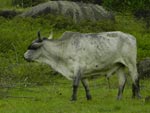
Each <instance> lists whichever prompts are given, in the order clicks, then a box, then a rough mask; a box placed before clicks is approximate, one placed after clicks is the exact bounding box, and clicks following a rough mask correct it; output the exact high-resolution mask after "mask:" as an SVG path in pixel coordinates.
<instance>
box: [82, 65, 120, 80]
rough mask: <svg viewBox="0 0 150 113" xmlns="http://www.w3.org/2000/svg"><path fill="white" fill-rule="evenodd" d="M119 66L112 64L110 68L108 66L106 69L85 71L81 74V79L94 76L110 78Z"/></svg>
mask: <svg viewBox="0 0 150 113" xmlns="http://www.w3.org/2000/svg"><path fill="white" fill-rule="evenodd" d="M120 67H121V65H119V64H114V65H112V66H108V67H107V68H103V69H102V68H101V69H93V70H86V71H85V72H84V74H83V78H89V77H95V76H101V75H105V76H107V77H110V76H111V75H113V74H114V73H115V72H116V71H117V70H118V69H119V68H120Z"/></svg>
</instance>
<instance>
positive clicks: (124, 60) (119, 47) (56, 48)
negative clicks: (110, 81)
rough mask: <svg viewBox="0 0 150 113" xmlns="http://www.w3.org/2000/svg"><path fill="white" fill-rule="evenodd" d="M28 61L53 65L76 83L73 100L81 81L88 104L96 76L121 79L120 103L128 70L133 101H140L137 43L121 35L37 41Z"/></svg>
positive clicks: (77, 35)
mask: <svg viewBox="0 0 150 113" xmlns="http://www.w3.org/2000/svg"><path fill="white" fill-rule="evenodd" d="M24 57H25V59H26V60H27V61H37V62H41V63H46V64H48V65H50V66H51V67H52V68H53V69H54V70H56V71H57V72H59V73H61V74H62V75H63V76H65V77H66V78H68V79H70V80H73V94H72V98H71V100H76V99H77V89H78V85H79V82H80V80H81V82H82V84H83V86H84V88H85V91H86V97H87V100H90V99H91V94H90V91H89V87H88V82H87V78H89V77H91V76H95V75H99V76H100V75H106V76H107V77H109V76H111V75H112V74H113V73H116V74H117V75H118V79H119V90H118V96H117V98H118V99H121V97H122V93H123V90H124V86H125V82H126V76H125V73H126V70H128V73H129V74H130V75H131V78H132V81H133V85H132V92H133V97H139V98H140V94H139V79H138V73H137V67H136V57H137V47H136V39H135V38H134V37H133V36H132V35H130V34H126V33H123V32H120V31H115V32H102V33H79V32H65V33H64V34H63V35H62V37H61V38H60V39H57V40H56V39H55V40H54V39H52V35H50V38H41V36H40V32H38V39H36V40H34V41H33V42H32V44H31V45H30V46H29V47H28V50H27V51H26V53H25V54H24Z"/></svg>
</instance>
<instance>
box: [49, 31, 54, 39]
mask: <svg viewBox="0 0 150 113" xmlns="http://www.w3.org/2000/svg"><path fill="white" fill-rule="evenodd" d="M48 39H53V32H52V31H51V33H50V35H49V37H48Z"/></svg>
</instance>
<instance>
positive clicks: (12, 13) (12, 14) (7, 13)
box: [0, 10, 20, 18]
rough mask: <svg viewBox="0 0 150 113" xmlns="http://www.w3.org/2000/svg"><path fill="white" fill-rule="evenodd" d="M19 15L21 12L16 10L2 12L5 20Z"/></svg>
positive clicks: (0, 14) (0, 12) (1, 14)
mask: <svg viewBox="0 0 150 113" xmlns="http://www.w3.org/2000/svg"><path fill="white" fill-rule="evenodd" d="M18 14H20V12H18V11H15V10H1V11H0V16H2V17H4V18H13V17H15V16H17V15H18Z"/></svg>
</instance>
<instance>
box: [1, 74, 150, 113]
mask: <svg viewBox="0 0 150 113" xmlns="http://www.w3.org/2000/svg"><path fill="white" fill-rule="evenodd" d="M112 79H113V80H112ZM112 79H111V84H112V85H111V88H108V84H107V81H106V79H105V78H104V77H101V78H99V79H97V80H90V89H91V93H92V96H93V99H92V100H91V101H87V100H86V98H85V92H84V89H83V88H82V87H81V86H80V88H79V92H78V100H77V101H76V102H71V101H70V100H69V99H70V95H71V82H70V81H68V80H66V79H64V78H57V79H56V78H55V79H54V78H53V81H51V82H50V83H49V84H48V85H42V86H34V85H33V86H30V87H15V88H9V89H8V88H7V89H3V95H1V99H0V112H1V113H149V112H150V109H149V105H150V102H148V103H145V100H144V99H145V97H146V96H148V95H149V94H150V90H149V87H150V84H149V80H144V81H141V86H142V87H141V94H142V96H143V98H142V99H140V100H139V99H132V98H131V84H130V81H129V82H128V83H127V85H126V87H125V91H124V96H123V99H122V100H116V94H117V86H116V84H117V81H116V78H115V77H113V78H112ZM112 81H113V82H112ZM147 84H148V85H147Z"/></svg>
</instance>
